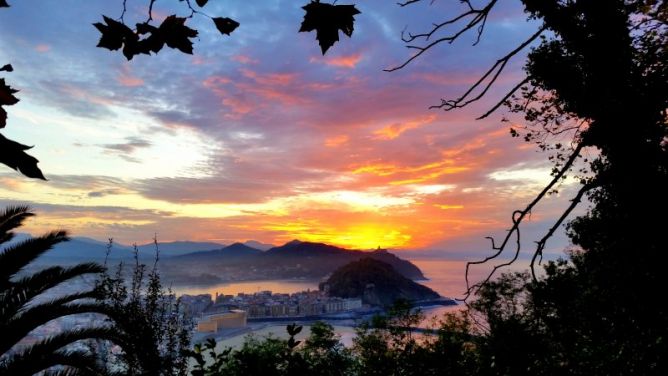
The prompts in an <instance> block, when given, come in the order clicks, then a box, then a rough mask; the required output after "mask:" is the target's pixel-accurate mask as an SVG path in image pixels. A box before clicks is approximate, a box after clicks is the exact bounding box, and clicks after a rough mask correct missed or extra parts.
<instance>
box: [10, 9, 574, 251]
mask: <svg viewBox="0 0 668 376" xmlns="http://www.w3.org/2000/svg"><path fill="white" fill-rule="evenodd" d="M9 3H10V4H11V5H12V7H11V8H8V9H2V10H0V33H1V35H2V36H1V37H0V65H4V64H6V63H11V64H12V65H13V66H14V69H15V71H14V72H13V73H8V74H3V75H2V76H3V77H4V78H5V79H6V80H7V82H8V83H9V84H10V85H11V86H13V87H15V88H17V89H20V90H21V91H20V93H18V95H17V96H18V97H19V98H20V99H21V102H20V103H19V104H17V105H16V106H12V107H8V108H7V110H8V112H9V120H8V126H7V128H6V129H5V130H3V134H4V135H5V136H7V137H8V138H11V139H14V140H16V141H19V142H22V143H26V144H29V145H35V148H34V149H33V150H32V151H31V154H32V155H34V156H36V157H37V158H38V159H39V160H40V167H41V169H42V171H43V172H44V173H45V175H46V176H47V178H48V179H49V181H47V182H42V181H36V180H30V179H26V178H24V177H22V176H20V175H19V174H18V173H16V172H14V171H12V170H11V169H9V168H7V167H5V166H0V204H2V205H7V204H10V203H28V204H30V205H31V206H32V207H33V208H34V209H35V211H36V212H37V214H38V217H37V218H36V219H34V220H32V221H31V222H30V223H29V226H28V227H27V230H28V231H31V232H42V231H46V230H48V229H52V228H66V229H69V230H70V231H71V232H72V233H73V235H75V236H90V237H94V238H98V239H106V238H109V237H113V238H114V239H116V240H117V241H120V242H123V243H132V242H139V243H142V242H145V241H147V240H149V239H150V238H152V237H153V235H154V234H157V235H158V238H159V239H160V240H162V241H171V240H186V239H188V240H202V241H204V240H206V241H216V242H222V243H228V242H232V241H236V240H247V239H255V240H259V241H263V242H269V243H274V244H279V243H282V242H285V241H288V240H291V239H295V238H297V239H301V240H309V241H321V242H326V243H330V244H335V245H340V246H346V247H352V248H375V247H377V246H380V247H385V248H402V249H407V250H434V251H438V252H439V253H438V255H440V256H451V257H459V255H461V254H464V253H466V252H489V244H488V242H487V241H486V240H484V236H487V235H497V236H498V235H502V234H503V233H504V229H505V228H507V227H508V225H509V224H510V214H511V212H512V210H514V209H516V208H520V207H523V206H524V205H526V203H527V202H528V200H530V199H531V198H532V197H533V196H534V195H535V194H536V193H537V192H538V191H539V190H540V188H542V186H543V185H544V184H545V183H546V181H548V180H549V177H550V176H549V167H550V166H549V164H548V163H547V159H546V155H544V154H541V153H539V152H537V151H536V148H535V147H533V146H532V145H529V144H525V143H523V142H522V141H521V140H519V139H513V138H511V137H510V134H509V127H510V124H508V123H502V122H501V119H502V116H503V115H504V111H500V112H498V113H497V114H495V115H494V116H492V117H490V118H489V119H487V120H484V121H476V120H475V118H476V117H477V116H479V115H480V114H482V113H484V112H485V110H486V109H487V108H488V107H489V106H490V105H491V104H493V103H495V102H494V100H495V99H496V100H498V99H499V98H500V96H502V94H504V93H505V91H507V89H508V88H509V87H512V86H514V85H515V84H516V83H517V82H519V81H520V80H521V79H522V71H521V67H522V64H523V60H522V59H521V58H520V59H517V60H515V61H514V62H513V64H512V66H510V67H509V69H508V71H507V72H506V73H505V74H504V75H503V76H502V77H501V79H500V81H499V85H497V86H496V87H495V88H494V90H493V91H492V92H490V93H489V95H488V96H487V99H486V100H483V101H481V102H480V103H477V104H476V105H474V106H471V107H470V108H466V109H463V110H459V111H455V112H443V111H440V110H429V109H428V107H429V106H430V105H433V104H438V103H440V99H441V98H446V99H449V98H454V97H456V96H457V95H458V94H461V93H462V92H463V91H464V90H466V88H467V87H468V85H470V84H471V83H472V82H473V81H475V80H476V79H477V78H478V77H479V75H480V74H481V72H483V71H484V70H485V69H487V67H489V66H490V64H492V63H493V62H494V61H495V60H496V59H497V58H498V57H499V56H500V55H501V54H503V53H505V52H507V50H509V49H511V48H512V46H513V44H514V43H516V42H518V41H521V40H523V39H525V38H526V37H527V36H529V35H531V34H532V33H533V32H534V30H535V25H532V24H531V23H528V22H527V21H526V18H525V16H524V15H523V14H522V10H521V9H520V8H513V7H509V6H510V4H505V7H500V8H499V9H497V10H496V12H495V13H493V18H492V19H490V20H489V21H488V23H487V26H486V27H487V29H486V31H485V35H484V37H483V39H482V41H481V42H480V44H478V45H477V46H475V47H474V46H472V43H473V41H474V35H468V36H465V37H464V38H463V39H462V40H461V41H459V42H458V43H455V44H453V45H447V46H446V45H443V46H441V47H439V48H437V49H435V50H433V51H431V52H429V53H427V54H426V55H425V56H423V58H421V59H419V60H418V61H416V62H415V63H414V64H411V65H409V66H408V67H406V68H405V69H403V70H401V71H397V72H393V73H387V72H384V71H383V69H384V68H388V67H392V66H393V65H396V64H398V63H401V62H402V61H403V60H404V59H406V58H407V57H409V56H410V55H409V54H410V50H407V49H406V48H405V47H404V46H403V43H402V42H401V39H400V32H401V30H402V29H403V28H404V27H408V30H411V31H423V30H425V28H427V27H429V25H430V24H431V23H432V22H436V21H439V20H442V19H443V18H444V15H447V14H452V12H453V10H455V9H457V7H458V6H459V2H456V1H436V2H434V4H433V5H429V3H430V2H429V1H425V2H424V4H417V5H414V6H411V7H405V8H401V7H399V6H397V5H396V4H395V2H394V1H377V0H360V1H358V2H357V7H358V9H359V10H360V11H361V12H362V13H361V14H360V15H358V16H357V22H356V24H355V31H354V34H353V37H352V39H348V38H347V37H344V36H342V39H341V42H339V43H337V44H335V45H334V46H333V47H332V48H331V49H330V50H329V52H328V53H327V56H325V57H323V56H322V55H321V52H320V48H319V47H318V45H317V42H316V41H315V34H314V33H297V30H298V29H299V25H300V23H301V20H302V17H303V13H304V12H303V10H302V9H301V8H300V6H302V5H304V4H306V1H303V2H299V1H287V0H285V1H277V0H262V1H242V0H234V1H232V0H230V1H210V2H209V3H210V4H209V5H208V6H207V8H206V9H205V10H206V12H207V13H208V14H210V15H216V16H223V17H231V18H233V19H235V20H237V21H239V22H240V23H241V26H240V27H239V28H238V29H237V30H236V31H235V32H234V33H233V34H232V36H230V37H228V36H225V37H223V36H221V35H220V34H219V33H218V32H217V31H216V30H215V28H214V27H213V24H212V23H211V21H210V20H209V19H207V18H205V17H198V16H196V17H195V18H194V19H193V20H191V21H189V24H190V25H191V26H193V27H196V28H197V29H199V31H200V37H199V38H198V40H197V41H196V42H195V51H194V55H192V56H191V55H186V54H183V53H180V52H178V51H175V50H171V49H167V48H165V49H164V50H163V51H161V52H160V53H159V54H158V55H154V56H138V57H135V58H134V59H133V60H132V61H130V62H128V61H126V60H125V58H124V57H123V55H122V54H121V53H120V52H110V51H108V50H104V49H100V48H96V47H95V45H96V44H97V42H98V39H99V33H98V31H97V30H96V29H95V28H94V27H93V26H92V23H94V22H99V21H101V18H102V17H101V15H102V14H105V15H108V16H110V17H112V18H117V17H118V16H119V15H120V13H121V9H122V8H121V1H120V0H118V1H112V0H104V1H103V0H98V1H81V0H79V1H74V0H70V1H64V0H63V1H38V0H20V1H19V0H15V1H9ZM147 3H148V1H144V0H129V1H128V6H129V10H128V14H127V15H126V20H131V21H132V22H133V23H134V22H137V21H140V20H141V21H143V20H144V19H145V17H146V6H147ZM508 3H511V2H508ZM512 3H514V2H512ZM170 4H172V6H173V9H176V10H180V12H179V13H180V14H184V11H185V9H183V8H181V7H180V4H179V3H178V2H177V1H175V0H173V1H169V2H168V1H166V0H161V1H158V2H157V3H156V14H155V15H156V18H158V19H160V18H164V17H165V16H167V15H169V14H172V13H173V10H170V9H169V7H165V5H170ZM339 4H348V2H339ZM516 5H517V4H515V6H516ZM3 73H4V72H3ZM516 120H517V119H516ZM562 188H563V190H564V192H562V195H557V196H552V197H550V198H549V199H548V200H547V201H546V202H544V203H543V204H542V205H541V206H540V207H539V208H538V210H536V211H535V212H534V213H532V217H531V221H530V222H529V223H528V224H527V227H526V231H525V233H524V234H526V238H525V239H526V242H527V244H531V242H532V241H533V240H535V237H536V236H538V234H539V231H540V230H541V229H544V228H545V227H546V226H549V224H550V220H551V219H554V216H555V213H557V212H558V209H559V208H560V207H562V206H563V204H564V203H565V200H566V198H567V197H568V196H569V195H568V194H567V191H568V190H569V184H568V182H566V184H565V186H563V187H562ZM532 236H533V237H534V238H532ZM564 244H565V243H564V240H563V236H561V239H556V240H555V241H554V242H552V243H550V244H549V247H548V248H551V249H554V250H559V249H560V248H562V247H563V246H564ZM529 246H530V245H529Z"/></svg>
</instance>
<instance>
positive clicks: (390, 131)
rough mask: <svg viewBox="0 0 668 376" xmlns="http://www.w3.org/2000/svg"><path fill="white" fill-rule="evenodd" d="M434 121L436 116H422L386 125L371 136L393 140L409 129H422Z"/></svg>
mask: <svg viewBox="0 0 668 376" xmlns="http://www.w3.org/2000/svg"><path fill="white" fill-rule="evenodd" d="M434 120H436V115H429V116H424V117H421V118H418V119H414V120H410V121H406V122H402V123H394V124H391V125H388V126H386V127H383V128H381V129H378V130H376V131H375V132H373V134H374V135H376V137H375V138H376V139H380V140H393V139H395V138H397V137H399V136H401V134H402V133H404V132H406V131H408V130H410V129H415V128H419V127H422V126H423V125H427V124H430V123H432V122H433V121H434Z"/></svg>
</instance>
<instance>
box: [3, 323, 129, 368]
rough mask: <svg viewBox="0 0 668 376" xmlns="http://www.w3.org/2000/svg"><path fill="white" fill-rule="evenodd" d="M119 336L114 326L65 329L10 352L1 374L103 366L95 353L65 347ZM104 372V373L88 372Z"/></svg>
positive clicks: (110, 339) (113, 338)
mask: <svg viewBox="0 0 668 376" xmlns="http://www.w3.org/2000/svg"><path fill="white" fill-rule="evenodd" d="M116 338H118V334H117V333H116V330H115V329H113V328H105V327H96V328H87V329H78V330H71V331H65V332H62V333H60V334H57V335H55V336H52V337H50V338H47V339H44V340H42V341H40V342H38V343H36V344H34V345H32V346H30V347H28V348H26V349H24V350H23V351H20V352H17V353H16V354H13V355H10V356H9V357H8V358H7V359H6V361H5V362H4V363H3V364H1V365H0V374H6V375H32V374H34V373H37V372H39V371H42V370H46V369H48V368H51V367H54V366H56V365H64V366H70V367H73V368H78V369H79V370H87V371H89V372H92V370H95V369H99V367H97V365H96V364H95V358H94V357H93V355H90V354H85V353H81V352H71V351H67V350H63V348H64V347H65V346H67V345H70V344H72V343H74V342H77V341H81V340H85V339H106V340H109V341H113V340H115V339H116ZM88 374H95V375H98V374H101V373H88Z"/></svg>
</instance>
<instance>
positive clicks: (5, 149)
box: [0, 134, 46, 180]
mask: <svg viewBox="0 0 668 376" xmlns="http://www.w3.org/2000/svg"><path fill="white" fill-rule="evenodd" d="M30 148H31V147H30V146H26V145H23V144H19V143H18V142H16V141H12V140H8V139H7V138H5V137H4V136H3V135H1V134H0V163H2V164H5V165H7V166H9V167H11V168H13V169H14V170H17V171H19V172H21V173H22V174H23V175H25V176H27V177H29V178H35V179H42V180H46V178H45V177H44V175H43V174H42V171H41V170H40V169H39V167H37V162H39V161H38V160H37V159H36V158H35V157H33V156H31V155H28V154H27V153H26V152H25V150H28V149H30Z"/></svg>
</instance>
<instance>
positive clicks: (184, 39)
mask: <svg viewBox="0 0 668 376" xmlns="http://www.w3.org/2000/svg"><path fill="white" fill-rule="evenodd" d="M185 23H186V19H185V18H183V17H176V16H175V15H171V16H169V17H167V18H165V20H164V21H162V24H161V25H160V28H159V33H160V34H161V36H162V38H163V40H164V41H165V44H167V46H169V47H171V48H176V49H178V50H179V51H181V52H184V53H187V54H192V53H193V42H192V41H190V39H189V38H195V37H196V36H197V30H193V29H191V28H189V27H188V26H186V25H185Z"/></svg>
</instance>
